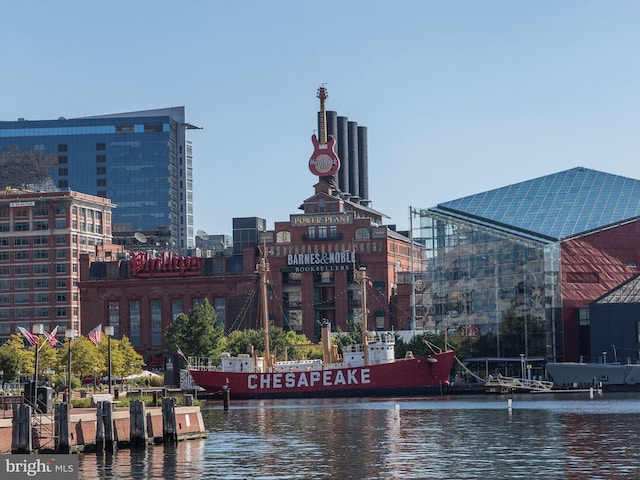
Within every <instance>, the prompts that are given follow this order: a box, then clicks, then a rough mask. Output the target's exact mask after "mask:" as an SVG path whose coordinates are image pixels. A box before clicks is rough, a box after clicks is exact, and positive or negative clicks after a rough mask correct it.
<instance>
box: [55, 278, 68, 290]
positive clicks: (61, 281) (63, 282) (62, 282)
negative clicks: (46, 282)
mask: <svg viewBox="0 0 640 480" xmlns="http://www.w3.org/2000/svg"><path fill="white" fill-rule="evenodd" d="M56 288H67V279H66V278H58V279H56Z"/></svg>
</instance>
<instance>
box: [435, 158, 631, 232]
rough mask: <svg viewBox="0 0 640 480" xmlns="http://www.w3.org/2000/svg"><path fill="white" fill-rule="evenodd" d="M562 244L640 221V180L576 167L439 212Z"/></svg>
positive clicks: (465, 200)
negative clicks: (637, 218) (562, 240)
mask: <svg viewBox="0 0 640 480" xmlns="http://www.w3.org/2000/svg"><path fill="white" fill-rule="evenodd" d="M433 210H434V211H441V212H443V213H447V214H450V215H457V216H460V217H468V218H469V219H475V220H477V221H484V222H487V223H488V224H492V225H493V226H495V227H496V228H505V229H508V230H510V231H513V232H518V231H519V232H522V233H523V234H529V235H534V236H539V237H541V238H548V239H550V240H560V239H563V238H568V237H572V236H574V235H577V234H581V233H585V232H589V231H592V230H595V229H599V228H602V227H605V226H608V225H614V224H617V223H619V222H622V221H625V220H628V219H632V218H635V217H639V216H640V180H635V179H632V178H626V177H621V176H618V175H612V174H609V173H604V172H599V171H596V170H590V169H587V168H582V167H578V168H572V169H570V170H565V171H563V172H558V173H554V174H551V175H546V176H544V177H539V178H535V179H533V180H528V181H525V182H521V183H516V184H514V185H509V186H506V187H501V188H496V189H495V190H490V191H487V192H483V193H477V194H475V195H470V196H467V197H463V198H459V199H457V200H451V201H448V202H445V203H442V204H439V205H438V206H437V207H435V208H434V209H433Z"/></svg>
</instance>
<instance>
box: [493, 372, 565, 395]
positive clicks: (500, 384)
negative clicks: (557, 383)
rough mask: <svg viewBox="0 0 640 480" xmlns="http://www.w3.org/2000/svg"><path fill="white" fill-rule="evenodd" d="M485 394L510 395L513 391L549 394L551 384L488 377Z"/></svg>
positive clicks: (521, 379) (499, 376) (512, 378)
mask: <svg viewBox="0 0 640 480" xmlns="http://www.w3.org/2000/svg"><path fill="white" fill-rule="evenodd" d="M484 387H485V391H486V392H487V393H511V392H515V391H531V392H550V391H551V389H552V388H553V382H547V381H544V380H528V379H526V378H514V377H503V376H502V375H498V376H497V377H494V376H492V375H489V377H488V378H487V379H486V380H485V383H484Z"/></svg>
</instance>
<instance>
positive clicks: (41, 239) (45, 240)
mask: <svg viewBox="0 0 640 480" xmlns="http://www.w3.org/2000/svg"><path fill="white" fill-rule="evenodd" d="M33 244H34V245H49V237H47V236H46V235H38V236H37V237H33ZM36 251H40V252H47V256H46V257H35V258H49V253H48V250H36Z"/></svg>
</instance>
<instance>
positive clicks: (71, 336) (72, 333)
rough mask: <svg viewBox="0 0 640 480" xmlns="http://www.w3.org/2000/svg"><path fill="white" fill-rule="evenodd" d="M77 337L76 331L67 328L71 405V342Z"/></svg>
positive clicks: (68, 383) (65, 334) (68, 379)
mask: <svg viewBox="0 0 640 480" xmlns="http://www.w3.org/2000/svg"><path fill="white" fill-rule="evenodd" d="M75 336H76V331H75V330H74V329H73V328H67V329H66V330H65V331H64V337H65V338H67V339H68V340H69V352H68V354H67V392H68V394H69V398H68V400H69V403H71V342H72V341H73V339H74V338H75Z"/></svg>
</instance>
